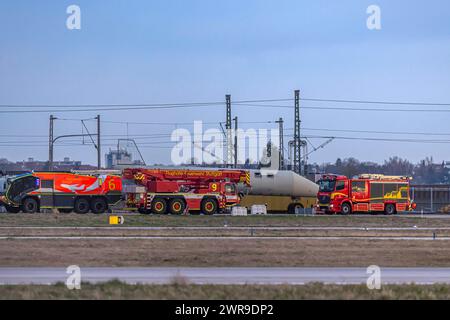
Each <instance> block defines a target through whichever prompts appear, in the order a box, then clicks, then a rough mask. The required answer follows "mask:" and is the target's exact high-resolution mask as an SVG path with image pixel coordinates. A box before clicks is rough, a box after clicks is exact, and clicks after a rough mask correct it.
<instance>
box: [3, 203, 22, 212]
mask: <svg viewBox="0 0 450 320" xmlns="http://www.w3.org/2000/svg"><path fill="white" fill-rule="evenodd" d="M5 209H6V212H8V213H19V212H20V207H11V206H8V205H6V204H5Z"/></svg>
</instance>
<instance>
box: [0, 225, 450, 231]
mask: <svg viewBox="0 0 450 320" xmlns="http://www.w3.org/2000/svg"><path fill="white" fill-rule="evenodd" d="M14 229H15V230H52V229H54V230H252V229H253V230H273V231H283V230H339V231H346V230H348V231H371V230H374V231H411V230H450V227H417V226H411V227H319V226H308V227H263V226H255V227H252V226H241V227H232V226H226V227H225V226H223V227H204V226H185V227H175V226H174V227H138V226H136V227H124V226H104V227H58V226H0V230H14Z"/></svg>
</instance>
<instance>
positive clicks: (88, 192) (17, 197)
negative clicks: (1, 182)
mask: <svg viewBox="0 0 450 320" xmlns="http://www.w3.org/2000/svg"><path fill="white" fill-rule="evenodd" d="M121 198H122V180H121V178H120V177H119V176H114V175H105V174H99V175H81V174H74V173H68V172H31V173H27V174H23V175H18V176H15V177H13V178H11V179H9V181H8V185H7V189H6V192H5V194H4V195H3V196H2V197H1V198H0V202H2V203H3V204H4V206H5V208H6V210H7V211H8V212H12V213H17V212H20V211H23V212H27V213H35V212H39V211H40V209H58V210H59V211H60V212H71V211H72V210H73V211H75V212H76V213H88V212H89V211H92V212H94V213H104V212H105V211H107V210H108V207H109V206H110V205H113V204H115V203H117V202H119V201H120V200H121Z"/></svg>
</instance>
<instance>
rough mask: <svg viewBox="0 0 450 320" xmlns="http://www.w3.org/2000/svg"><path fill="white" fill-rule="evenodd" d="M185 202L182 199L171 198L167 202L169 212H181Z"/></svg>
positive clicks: (184, 207)
mask: <svg viewBox="0 0 450 320" xmlns="http://www.w3.org/2000/svg"><path fill="white" fill-rule="evenodd" d="M185 209H186V204H185V203H184V201H183V199H172V200H170V202H169V212H170V213H171V214H183V212H184V210H185Z"/></svg>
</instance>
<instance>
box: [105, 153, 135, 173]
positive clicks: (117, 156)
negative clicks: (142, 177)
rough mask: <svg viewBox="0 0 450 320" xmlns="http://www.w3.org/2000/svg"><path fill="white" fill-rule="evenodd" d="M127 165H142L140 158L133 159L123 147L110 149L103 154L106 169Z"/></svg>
mask: <svg viewBox="0 0 450 320" xmlns="http://www.w3.org/2000/svg"><path fill="white" fill-rule="evenodd" d="M127 165H143V163H142V161H140V160H134V161H133V155H132V154H131V153H130V152H128V151H127V150H124V149H119V150H111V149H110V150H109V152H108V153H107V154H106V155H105V167H106V169H114V168H116V167H120V166H127Z"/></svg>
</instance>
